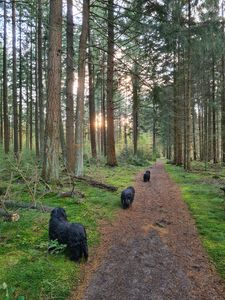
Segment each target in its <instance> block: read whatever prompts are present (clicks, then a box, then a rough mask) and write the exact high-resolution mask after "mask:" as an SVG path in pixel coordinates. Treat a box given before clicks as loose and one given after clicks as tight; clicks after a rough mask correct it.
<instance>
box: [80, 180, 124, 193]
mask: <svg viewBox="0 0 225 300" xmlns="http://www.w3.org/2000/svg"><path fill="white" fill-rule="evenodd" d="M74 179H76V180H79V181H85V182H87V183H88V184H90V185H92V186H94V187H97V188H100V189H104V190H108V191H110V192H115V191H117V190H118V188H117V187H115V186H113V185H109V184H105V183H103V182H100V181H96V180H93V179H91V178H89V177H82V176H74Z"/></svg>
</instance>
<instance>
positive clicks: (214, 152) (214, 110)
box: [212, 43, 218, 164]
mask: <svg viewBox="0 0 225 300" xmlns="http://www.w3.org/2000/svg"><path fill="white" fill-rule="evenodd" d="M213 44H214V43H213ZM215 89H216V87H215V57H214V49H213V54H212V102H213V107H212V122H213V124H212V125H213V126H212V127H213V128H212V129H213V163H214V164H216V163H217V162H218V160H217V146H216V145H217V142H216V140H217V138H216V137H217V136H216V103H215Z"/></svg>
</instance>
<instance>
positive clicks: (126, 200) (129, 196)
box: [121, 186, 135, 209]
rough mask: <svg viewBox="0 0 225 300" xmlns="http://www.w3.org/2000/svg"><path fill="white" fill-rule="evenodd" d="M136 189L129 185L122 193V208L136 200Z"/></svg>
mask: <svg viewBox="0 0 225 300" xmlns="http://www.w3.org/2000/svg"><path fill="white" fill-rule="evenodd" d="M134 194H135V189H134V188H133V187H132V186H129V187H128V188H126V189H125V190H123V191H122V193H121V204H122V208H124V209H126V208H128V207H129V206H131V205H132V202H133V200H134Z"/></svg>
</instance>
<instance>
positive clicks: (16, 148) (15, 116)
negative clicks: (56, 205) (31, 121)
mask: <svg viewBox="0 0 225 300" xmlns="http://www.w3.org/2000/svg"><path fill="white" fill-rule="evenodd" d="M15 3H16V2H15V0H12V53H13V129H14V130H13V137H14V139H13V141H14V154H15V156H16V158H18V154H19V153H18V152H19V145H18V112H17V76H16V72H17V70H16V68H17V66H16V7H15V5H16V4H15Z"/></svg>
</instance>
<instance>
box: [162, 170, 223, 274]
mask: <svg viewBox="0 0 225 300" xmlns="http://www.w3.org/2000/svg"><path fill="white" fill-rule="evenodd" d="M166 170H167V171H168V172H169V174H170V175H171V177H172V179H173V180H174V181H176V182H177V183H178V184H179V186H180V188H181V191H182V196H183V199H184V200H185V202H186V203H187V204H188V207H189V209H190V211H191V213H192V215H193V217H194V219H195V221H196V226H197V228H198V231H199V233H200V236H201V239H202V243H203V245H204V247H205V248H206V250H207V252H208V254H209V256H210V258H211V259H212V261H213V263H214V264H215V266H216V268H217V270H218V272H219V273H220V275H221V276H222V278H223V279H225V211H224V197H223V195H222V193H221V191H220V190H219V186H218V185H217V184H208V179H209V178H212V177H209V176H211V175H212V174H210V175H209V174H205V173H201V172H200V171H198V173H191V172H189V173H187V172H185V171H184V170H183V169H182V168H181V167H176V166H173V165H166Z"/></svg>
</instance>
